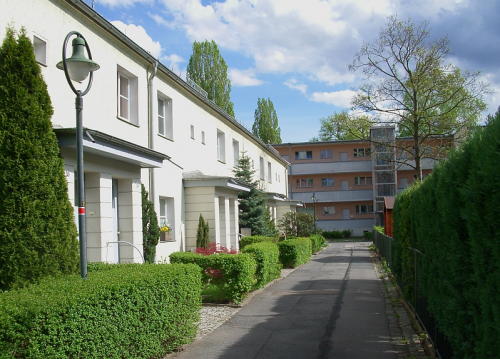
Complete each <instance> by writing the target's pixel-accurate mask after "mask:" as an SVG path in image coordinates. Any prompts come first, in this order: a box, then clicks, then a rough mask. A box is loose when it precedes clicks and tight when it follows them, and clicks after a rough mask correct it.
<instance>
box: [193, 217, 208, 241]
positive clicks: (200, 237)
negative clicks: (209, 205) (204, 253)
mask: <svg viewBox="0 0 500 359" xmlns="http://www.w3.org/2000/svg"><path fill="white" fill-rule="evenodd" d="M209 245H210V227H209V226H208V222H205V219H204V218H203V215H202V214H201V213H200V218H199V220H198V228H197V229H196V247H197V248H208V247H209Z"/></svg>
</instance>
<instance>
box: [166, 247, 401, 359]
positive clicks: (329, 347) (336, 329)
mask: <svg viewBox="0 0 500 359" xmlns="http://www.w3.org/2000/svg"><path fill="white" fill-rule="evenodd" d="M369 245H370V243H368V242H344V243H334V244H331V245H330V246H329V247H328V248H326V249H325V250H323V251H322V252H321V253H319V254H318V255H316V256H313V258H312V259H311V260H310V261H309V262H308V263H306V264H304V265H303V266H301V267H300V268H298V269H297V270H295V271H294V272H292V273H291V274H290V275H288V276H287V277H286V278H284V279H282V280H280V281H278V282H277V283H275V284H273V285H272V286H270V287H268V288H267V289H265V290H264V291H262V292H261V293H259V294H258V295H256V296H255V297H254V298H253V299H252V300H251V302H250V303H248V304H247V305H246V306H245V307H244V308H242V309H241V310H240V311H239V312H238V313H236V315H234V316H233V317H232V318H231V319H230V320H228V321H227V322H226V323H224V324H223V325H221V326H220V327H219V328H217V329H216V330H215V331H213V332H212V333H210V334H208V335H207V336H205V337H203V338H202V339H200V340H197V341H195V342H194V343H193V344H191V345H189V346H187V347H186V350H185V351H182V352H179V353H176V354H175V355H174V357H175V358H181V359H191V358H193V359H194V358H196V359H199V358H203V359H211V358H214V359H215V358H228V359H232V358H235V359H236V358H238V359H245V358H273V359H274V358H276V359H279V358H286V359H291V358H293V359H295V358H296V359H300V358H304V359H305V358H307V359H309V358H314V359H316V358H318V359H323V358H347V359H351V358H353V359H354V358H360V359H361V358H363V359H364V358H370V359H378V358H384V359H391V358H394V359H396V358H397V354H396V350H395V348H394V346H393V344H392V343H391V337H390V332H389V321H388V318H387V315H386V314H385V299H384V295H383V293H382V291H381V289H380V287H379V284H378V279H377V274H376V272H375V269H374V267H373V265H372V260H371V258H370V252H369V249H368V246H369Z"/></svg>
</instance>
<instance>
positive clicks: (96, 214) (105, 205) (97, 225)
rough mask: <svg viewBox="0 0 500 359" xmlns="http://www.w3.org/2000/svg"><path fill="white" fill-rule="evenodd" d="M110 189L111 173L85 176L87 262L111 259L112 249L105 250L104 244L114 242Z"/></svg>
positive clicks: (87, 174)
mask: <svg viewBox="0 0 500 359" xmlns="http://www.w3.org/2000/svg"><path fill="white" fill-rule="evenodd" d="M111 188H112V177H111V173H106V172H100V173H94V172H92V173H86V174H85V207H86V208H85V212H86V227H87V260H88V261H89V262H106V261H108V260H111V259H112V253H111V251H112V248H113V247H112V246H111V247H110V248H109V250H106V243H107V242H110V241H114V240H115V239H113V210H112V203H111V201H112V189H111ZM106 256H108V257H109V258H106Z"/></svg>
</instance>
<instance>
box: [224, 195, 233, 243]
mask: <svg viewBox="0 0 500 359" xmlns="http://www.w3.org/2000/svg"><path fill="white" fill-rule="evenodd" d="M224 227H226V233H225V236H224V239H225V244H224V246H225V247H227V248H228V249H229V248H231V236H230V233H232V232H231V217H230V216H229V197H227V196H226V197H224Z"/></svg>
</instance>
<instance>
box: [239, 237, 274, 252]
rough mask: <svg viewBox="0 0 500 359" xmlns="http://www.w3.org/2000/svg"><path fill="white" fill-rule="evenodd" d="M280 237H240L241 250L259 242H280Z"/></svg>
mask: <svg viewBox="0 0 500 359" xmlns="http://www.w3.org/2000/svg"><path fill="white" fill-rule="evenodd" d="M278 240H279V238H278V237H265V236H246V237H243V238H241V239H240V250H243V248H245V247H246V246H248V245H250V244H254V243H259V242H272V243H274V244H278Z"/></svg>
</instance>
